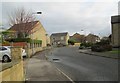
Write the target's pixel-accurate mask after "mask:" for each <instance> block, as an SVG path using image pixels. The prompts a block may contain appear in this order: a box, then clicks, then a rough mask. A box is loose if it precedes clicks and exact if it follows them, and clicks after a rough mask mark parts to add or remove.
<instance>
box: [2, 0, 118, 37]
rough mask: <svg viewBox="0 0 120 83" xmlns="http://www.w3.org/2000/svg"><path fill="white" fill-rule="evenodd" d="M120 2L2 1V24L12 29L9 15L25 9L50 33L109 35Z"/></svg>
mask: <svg viewBox="0 0 120 83" xmlns="http://www.w3.org/2000/svg"><path fill="white" fill-rule="evenodd" d="M118 1H119V0H50V1H49V0H17V1H16V2H14V1H12V0H4V1H1V2H0V11H1V12H2V13H0V24H2V25H3V27H4V28H9V27H10V26H9V20H8V19H9V17H8V14H10V13H11V12H14V11H15V9H17V8H21V7H24V8H25V9H26V10H31V11H32V12H33V13H34V12H37V11H41V12H42V14H41V15H35V17H36V19H37V20H40V22H41V23H42V25H43V26H44V28H45V29H46V31H47V32H48V34H51V33H57V32H69V34H70V35H73V34H74V33H76V32H77V33H80V34H85V35H87V34H89V33H93V34H96V35H99V36H108V35H110V34H111V16H114V15H118Z"/></svg>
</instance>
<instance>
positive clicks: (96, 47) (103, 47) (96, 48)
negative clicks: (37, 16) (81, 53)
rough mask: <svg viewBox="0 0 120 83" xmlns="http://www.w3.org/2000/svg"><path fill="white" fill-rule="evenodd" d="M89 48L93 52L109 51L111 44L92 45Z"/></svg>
mask: <svg viewBox="0 0 120 83" xmlns="http://www.w3.org/2000/svg"><path fill="white" fill-rule="evenodd" d="M91 50H92V51H95V52H103V51H111V50H112V46H111V45H93V46H92V47H91Z"/></svg>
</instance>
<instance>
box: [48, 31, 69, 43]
mask: <svg viewBox="0 0 120 83" xmlns="http://www.w3.org/2000/svg"><path fill="white" fill-rule="evenodd" d="M68 40H69V34H68V32H63V33H53V34H51V36H50V42H51V45H59V44H62V45H68Z"/></svg>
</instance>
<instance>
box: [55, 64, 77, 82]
mask: <svg viewBox="0 0 120 83" xmlns="http://www.w3.org/2000/svg"><path fill="white" fill-rule="evenodd" d="M55 67H56V66H55ZM56 68H57V67H56ZM57 70H58V71H59V72H61V73H62V74H63V75H64V76H66V77H67V78H68V79H69V80H70V81H71V82H72V83H75V82H74V81H73V80H72V79H71V78H70V77H69V76H68V75H66V74H65V73H64V72H62V71H61V70H60V69H59V68H57Z"/></svg>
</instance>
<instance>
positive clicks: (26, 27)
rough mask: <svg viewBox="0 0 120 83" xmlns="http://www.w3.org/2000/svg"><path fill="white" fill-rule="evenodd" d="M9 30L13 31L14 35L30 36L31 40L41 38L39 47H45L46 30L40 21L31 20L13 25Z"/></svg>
mask: <svg viewBox="0 0 120 83" xmlns="http://www.w3.org/2000/svg"><path fill="white" fill-rule="evenodd" d="M9 30H11V31H15V32H16V33H15V34H14V37H15V38H17V37H19V38H21V37H22V38H30V39H32V40H41V41H42V45H41V47H46V41H47V38H46V34H47V33H46V30H45V29H44V27H43V26H42V24H41V23H40V21H32V22H27V23H20V24H15V25H13V26H12V27H11V28H10V29H9Z"/></svg>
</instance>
